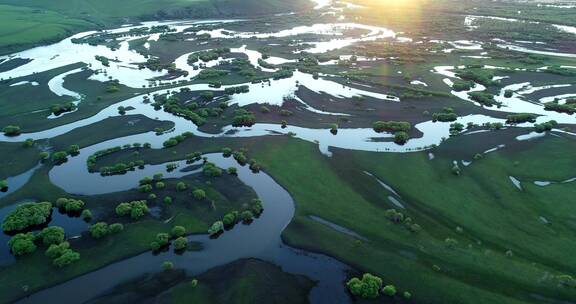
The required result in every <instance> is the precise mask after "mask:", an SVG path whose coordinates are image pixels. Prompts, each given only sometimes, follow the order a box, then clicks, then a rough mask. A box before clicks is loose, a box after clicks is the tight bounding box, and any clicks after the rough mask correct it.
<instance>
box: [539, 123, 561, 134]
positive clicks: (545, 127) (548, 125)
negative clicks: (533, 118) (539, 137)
mask: <svg viewBox="0 0 576 304" xmlns="http://www.w3.org/2000/svg"><path fill="white" fill-rule="evenodd" d="M556 125H558V123H557V122H556V121H555V120H550V121H547V122H543V123H540V124H534V131H536V132H537V133H543V132H546V131H551V130H552V129H553V128H554V127H556Z"/></svg>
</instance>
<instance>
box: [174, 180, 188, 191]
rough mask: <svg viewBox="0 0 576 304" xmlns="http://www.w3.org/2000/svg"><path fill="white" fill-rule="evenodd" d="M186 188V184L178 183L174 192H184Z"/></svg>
mask: <svg viewBox="0 0 576 304" xmlns="http://www.w3.org/2000/svg"><path fill="white" fill-rule="evenodd" d="M187 188H188V186H186V184H185V183H184V182H178V183H177V184H176V190H178V191H184V190H186V189H187Z"/></svg>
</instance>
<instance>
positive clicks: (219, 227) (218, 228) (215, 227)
mask: <svg viewBox="0 0 576 304" xmlns="http://www.w3.org/2000/svg"><path fill="white" fill-rule="evenodd" d="M223 231H224V223H223V222H222V221H216V222H214V224H212V226H210V228H208V233H209V234H210V235H216V234H218V233H220V232H223Z"/></svg>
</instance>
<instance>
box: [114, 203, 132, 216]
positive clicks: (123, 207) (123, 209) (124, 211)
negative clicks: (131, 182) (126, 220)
mask: <svg viewBox="0 0 576 304" xmlns="http://www.w3.org/2000/svg"><path fill="white" fill-rule="evenodd" d="M131 209H132V206H131V205H130V203H120V204H118V206H116V214H117V215H119V216H125V215H128V214H130V210H131Z"/></svg>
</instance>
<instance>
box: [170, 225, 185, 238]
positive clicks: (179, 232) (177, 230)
mask: <svg viewBox="0 0 576 304" xmlns="http://www.w3.org/2000/svg"><path fill="white" fill-rule="evenodd" d="M184 235H186V228H184V227H183V226H174V228H172V236H173V237H181V236H184Z"/></svg>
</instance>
